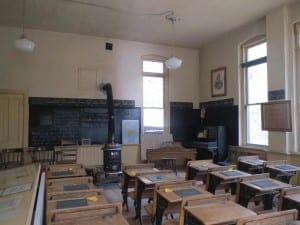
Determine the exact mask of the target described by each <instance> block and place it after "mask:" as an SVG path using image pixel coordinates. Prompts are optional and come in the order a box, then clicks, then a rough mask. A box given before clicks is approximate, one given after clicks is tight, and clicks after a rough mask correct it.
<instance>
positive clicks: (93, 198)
mask: <svg viewBox="0 0 300 225" xmlns="http://www.w3.org/2000/svg"><path fill="white" fill-rule="evenodd" d="M87 200H90V201H92V202H96V201H98V198H97V196H95V195H94V196H91V197H87Z"/></svg>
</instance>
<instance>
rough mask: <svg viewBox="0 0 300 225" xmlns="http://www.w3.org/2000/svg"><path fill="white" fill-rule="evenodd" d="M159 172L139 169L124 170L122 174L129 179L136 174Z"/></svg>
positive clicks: (151, 169) (153, 169)
mask: <svg viewBox="0 0 300 225" xmlns="http://www.w3.org/2000/svg"><path fill="white" fill-rule="evenodd" d="M158 171H159V170H158V169H156V168H139V169H125V170H123V173H126V174H127V175H128V176H130V177H135V175H136V174H137V173H139V174H142V173H151V172H158Z"/></svg>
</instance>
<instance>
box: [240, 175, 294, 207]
mask: <svg viewBox="0 0 300 225" xmlns="http://www.w3.org/2000/svg"><path fill="white" fill-rule="evenodd" d="M287 187H291V185H289V184H286V183H283V182H281V181H278V180H274V179H270V178H265V179H258V180H250V181H244V182H241V183H240V193H239V199H238V203H239V204H240V205H242V206H244V207H247V206H248V202H249V200H250V199H251V198H253V197H255V196H258V195H259V196H263V202H264V209H265V210H268V209H272V202H273V198H274V196H275V195H276V194H277V193H279V191H280V190H281V189H283V188H287Z"/></svg>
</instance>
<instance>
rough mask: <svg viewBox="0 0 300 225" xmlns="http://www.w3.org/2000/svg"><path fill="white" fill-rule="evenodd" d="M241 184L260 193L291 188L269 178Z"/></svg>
mask: <svg viewBox="0 0 300 225" xmlns="http://www.w3.org/2000/svg"><path fill="white" fill-rule="evenodd" d="M242 184H244V185H247V186H249V187H251V188H253V189H255V190H258V191H261V192H264V191H273V190H280V189H282V188H287V187H291V185H289V184H287V183H283V182H281V181H278V180H274V179H271V178H266V179H258V180H250V181H244V182H242Z"/></svg>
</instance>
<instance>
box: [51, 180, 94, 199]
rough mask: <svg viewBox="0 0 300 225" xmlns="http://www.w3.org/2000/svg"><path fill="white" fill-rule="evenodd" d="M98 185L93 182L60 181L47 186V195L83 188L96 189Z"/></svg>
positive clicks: (81, 189)
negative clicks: (64, 182) (66, 182)
mask: <svg viewBox="0 0 300 225" xmlns="http://www.w3.org/2000/svg"><path fill="white" fill-rule="evenodd" d="M96 188H97V187H96V186H95V185H94V184H93V183H74V184H63V183H58V184H55V185H52V186H49V187H47V196H54V195H56V194H61V193H72V192H77V191H83V190H91V189H96Z"/></svg>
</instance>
